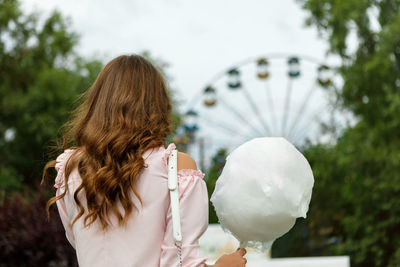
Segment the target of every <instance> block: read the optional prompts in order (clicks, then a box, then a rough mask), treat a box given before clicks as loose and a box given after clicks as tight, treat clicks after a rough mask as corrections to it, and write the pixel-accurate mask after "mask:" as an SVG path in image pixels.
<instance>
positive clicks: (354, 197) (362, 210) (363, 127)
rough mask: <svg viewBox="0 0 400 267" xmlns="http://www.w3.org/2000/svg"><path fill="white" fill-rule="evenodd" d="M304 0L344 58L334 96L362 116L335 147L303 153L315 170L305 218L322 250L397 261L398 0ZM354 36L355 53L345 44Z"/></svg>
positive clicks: (368, 261)
mask: <svg viewBox="0 0 400 267" xmlns="http://www.w3.org/2000/svg"><path fill="white" fill-rule="evenodd" d="M300 2H302V4H303V7H304V8H305V9H307V10H308V11H310V17H309V19H308V23H309V24H312V25H316V26H317V27H318V29H319V30H320V32H321V34H322V35H323V36H325V37H326V38H327V39H328V40H329V42H330V48H331V49H330V51H331V52H332V53H336V54H338V55H340V56H341V57H342V59H343V66H342V67H341V75H342V77H343V80H344V85H343V88H342V89H341V90H339V91H338V92H337V97H338V100H339V103H340V104H341V107H343V108H345V109H347V110H349V111H351V112H352V113H353V114H354V115H355V116H356V118H357V122H356V124H355V125H354V126H351V127H349V128H347V129H346V130H345V131H344V133H343V134H342V135H341V136H340V138H339V139H338V140H337V143H336V144H335V145H322V144H320V145H315V146H309V147H308V148H306V150H305V155H306V158H307V159H308V160H309V161H310V163H311V166H312V168H313V170H314V175H315V187H314V191H313V198H312V201H311V206H310V212H309V218H308V227H309V231H310V233H311V236H312V242H313V246H314V247H315V248H316V249H320V250H321V254H326V255H328V254H334V255H342V254H347V255H350V257H351V263H352V266H398V263H399V255H400V252H399V247H400V231H399V230H398V229H399V227H400V116H399V114H400V10H399V7H400V1H394V0H382V1H367V0H363V1H360V0H346V1H334V0H302V1H300ZM372 25H375V26H372ZM351 33H356V37H357V46H356V50H355V51H354V52H353V51H349V49H347V40H348V38H349V35H350V34H351ZM332 240H335V242H331V241H332Z"/></svg>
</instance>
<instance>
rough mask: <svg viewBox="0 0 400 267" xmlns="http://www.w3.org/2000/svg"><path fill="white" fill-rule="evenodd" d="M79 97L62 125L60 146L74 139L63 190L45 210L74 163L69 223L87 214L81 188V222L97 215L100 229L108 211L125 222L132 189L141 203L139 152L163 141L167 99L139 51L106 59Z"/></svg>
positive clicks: (105, 223)
mask: <svg viewBox="0 0 400 267" xmlns="http://www.w3.org/2000/svg"><path fill="white" fill-rule="evenodd" d="M83 99H84V100H83V102H82V104H81V105H80V106H79V107H78V108H77V109H76V110H75V111H74V112H73V117H72V120H71V121H69V122H67V124H66V129H67V130H66V131H65V134H64V137H63V142H62V148H63V149H64V150H65V149H67V148H68V147H69V146H70V144H71V143H75V146H74V147H73V149H74V151H73V153H72V155H71V156H70V158H69V160H68V162H67V164H66V169H65V172H64V174H65V186H66V187H65V191H64V192H63V193H62V194H61V195H59V196H55V197H53V198H51V199H50V200H49V201H48V203H47V207H46V209H47V213H48V214H49V207H50V206H51V205H52V204H54V203H55V202H56V201H57V200H59V199H62V198H63V197H64V196H65V194H66V192H67V190H68V178H69V175H70V174H71V172H72V170H74V168H76V167H77V168H78V171H79V174H80V176H81V178H82V183H81V184H80V186H79V187H78V188H77V189H76V191H75V192H74V200H75V202H76V204H77V206H78V207H79V213H78V215H77V216H76V217H75V218H74V220H73V222H72V224H74V223H75V222H76V221H77V220H78V219H79V218H80V217H82V216H83V215H84V214H85V208H84V207H83V205H82V203H81V200H80V199H79V198H78V193H79V192H80V191H82V190H83V192H84V193H85V196H86V201H87V214H86V215H85V217H84V225H85V226H90V225H91V224H92V223H94V222H95V221H96V220H97V219H98V220H100V222H101V225H102V228H103V230H104V229H106V228H108V226H110V224H111V223H110V220H109V219H110V217H109V216H110V212H112V213H113V214H114V215H115V216H116V218H117V219H118V223H119V225H123V224H125V223H126V221H127V219H128V217H129V216H130V215H131V213H132V210H133V209H134V208H138V207H136V206H135V205H134V203H133V202H132V199H130V197H129V196H130V195H131V194H130V193H131V191H130V190H132V191H133V193H134V195H135V196H136V197H137V198H138V199H139V200H140V202H141V198H140V195H139V194H138V192H137V190H136V187H135V182H136V181H137V179H138V178H139V176H140V173H141V171H142V170H143V168H144V167H145V162H144V159H143V158H142V155H143V153H144V152H145V151H146V150H148V149H151V148H154V147H159V146H162V145H164V142H165V138H166V137H167V135H168V134H169V133H170V131H171V130H170V113H171V103H170V100H169V96H168V92H167V89H166V85H165V82H164V79H163V77H162V75H161V73H160V72H159V71H158V70H157V69H156V68H155V67H154V66H153V65H152V64H151V63H150V62H149V61H147V60H146V59H145V58H143V57H141V56H138V55H130V56H119V57H117V58H115V59H113V60H112V61H111V62H109V63H108V64H107V65H106V66H105V67H104V69H103V70H102V71H101V72H100V74H99V76H98V77H97V79H96V81H95V82H94V83H93V85H92V86H91V88H90V89H89V90H88V91H87V92H85V93H84V95H83ZM54 166H55V160H53V161H50V162H48V163H47V164H46V166H45V168H44V170H43V178H44V177H45V175H46V172H47V169H48V168H50V167H54ZM118 203H121V205H122V207H123V209H124V213H121V212H120V211H119V209H118V208H117V204H118Z"/></svg>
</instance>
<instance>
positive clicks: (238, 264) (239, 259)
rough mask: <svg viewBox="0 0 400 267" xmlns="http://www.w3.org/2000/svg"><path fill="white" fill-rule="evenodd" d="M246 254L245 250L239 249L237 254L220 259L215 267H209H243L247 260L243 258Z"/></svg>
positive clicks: (213, 266) (212, 266)
mask: <svg viewBox="0 0 400 267" xmlns="http://www.w3.org/2000/svg"><path fill="white" fill-rule="evenodd" d="M245 254H246V250H245V249H244V248H239V249H238V250H237V251H236V252H234V253H231V254H228V255H224V256H222V257H220V258H219V259H218V260H217V262H216V263H215V264H214V265H211V266H209V267H243V266H246V263H247V260H246V259H245V258H243V256H244V255H245Z"/></svg>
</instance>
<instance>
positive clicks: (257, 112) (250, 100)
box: [242, 86, 271, 136]
mask: <svg viewBox="0 0 400 267" xmlns="http://www.w3.org/2000/svg"><path fill="white" fill-rule="evenodd" d="M242 92H243V94H244V95H245V98H246V100H247V103H248V104H249V105H250V107H251V109H252V110H253V112H254V114H255V115H256V117H257V119H258V120H259V121H260V124H261V126H262V127H263V128H264V130H265V133H264V134H263V136H265V135H270V134H271V131H270V128H269V127H268V124H267V123H266V122H265V120H264V118H263V116H262V113H261V112H260V110H259V109H258V107H257V105H256V103H255V101H254V100H253V98H252V97H251V95H250V93H249V92H248V91H247V89H246V88H245V87H244V86H242Z"/></svg>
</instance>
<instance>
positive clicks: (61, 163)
mask: <svg viewBox="0 0 400 267" xmlns="http://www.w3.org/2000/svg"><path fill="white" fill-rule="evenodd" d="M73 151H74V150H73V149H66V150H64V153H62V154H60V155H59V156H58V157H57V159H56V166H54V168H55V169H56V171H57V176H56V179H55V182H54V187H55V188H59V187H60V186H61V185H62V182H63V175H64V170H65V163H66V162H67V160H68V158H69V156H71V153H72V152H73Z"/></svg>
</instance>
